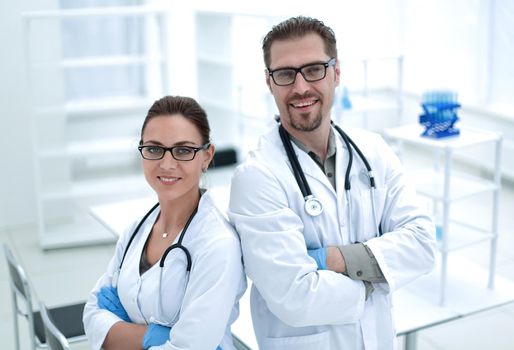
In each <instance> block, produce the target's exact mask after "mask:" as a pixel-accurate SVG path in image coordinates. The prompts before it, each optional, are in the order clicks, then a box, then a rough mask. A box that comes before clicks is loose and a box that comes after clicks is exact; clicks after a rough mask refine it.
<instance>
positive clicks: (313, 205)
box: [305, 195, 323, 216]
mask: <svg viewBox="0 0 514 350" xmlns="http://www.w3.org/2000/svg"><path fill="white" fill-rule="evenodd" d="M305 212H307V214H309V215H310V216H318V215H320V214H321V213H323V205H322V204H321V201H320V200H319V199H318V198H316V197H314V196H313V195H310V196H307V197H305Z"/></svg>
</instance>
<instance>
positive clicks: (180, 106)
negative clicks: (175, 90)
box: [139, 96, 211, 144]
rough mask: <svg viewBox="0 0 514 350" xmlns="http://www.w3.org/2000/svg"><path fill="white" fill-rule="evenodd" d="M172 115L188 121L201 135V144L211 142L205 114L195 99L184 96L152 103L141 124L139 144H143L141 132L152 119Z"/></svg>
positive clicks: (166, 98) (169, 97) (166, 97)
mask: <svg viewBox="0 0 514 350" xmlns="http://www.w3.org/2000/svg"><path fill="white" fill-rule="evenodd" d="M173 114H181V115H182V116H184V117H185V118H186V119H189V120H190V121H191V122H192V123H193V124H194V125H195V126H196V128H197V129H198V131H199V132H200V135H202V143H203V144H206V143H209V142H211V128H210V126H209V121H208V120H207V113H205V110H204V109H203V108H202V106H200V104H199V103H198V102H196V100H195V99H193V98H191V97H184V96H164V97H163V98H161V99H159V100H157V101H155V102H154V103H153V105H152V107H150V109H149V110H148V113H147V114H146V118H145V121H144V122H143V127H142V128H141V141H139V142H140V143H142V142H143V132H144V131H145V128H146V125H147V124H148V122H149V121H150V120H151V119H152V118H155V117H159V116H166V115H173Z"/></svg>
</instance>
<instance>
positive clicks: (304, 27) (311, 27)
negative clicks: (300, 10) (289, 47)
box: [262, 16, 337, 68]
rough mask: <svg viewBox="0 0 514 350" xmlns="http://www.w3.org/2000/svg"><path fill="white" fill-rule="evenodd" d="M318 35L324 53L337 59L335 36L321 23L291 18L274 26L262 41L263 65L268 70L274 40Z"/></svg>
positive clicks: (300, 17) (302, 18)
mask: <svg viewBox="0 0 514 350" xmlns="http://www.w3.org/2000/svg"><path fill="white" fill-rule="evenodd" d="M312 33H314V34H318V35H319V36H320V37H321V39H323V42H324V43H325V53H326V54H327V55H328V56H329V57H330V58H332V57H335V58H337V46H336V36H335V34H334V31H333V30H332V29H331V28H330V27H328V26H326V25H325V24H324V23H323V22H322V21H320V20H318V19H315V18H311V17H304V16H298V17H291V18H289V19H287V20H285V21H283V22H281V23H279V24H277V25H275V26H273V28H272V29H271V31H270V32H269V33H268V34H266V36H265V37H264V39H263V41H262V51H263V54H264V63H265V64H266V68H269V66H270V63H271V53H270V49H271V44H273V42H274V41H276V40H287V39H298V38H301V37H304V36H305V35H307V34H312Z"/></svg>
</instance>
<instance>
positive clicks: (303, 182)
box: [278, 123, 381, 237]
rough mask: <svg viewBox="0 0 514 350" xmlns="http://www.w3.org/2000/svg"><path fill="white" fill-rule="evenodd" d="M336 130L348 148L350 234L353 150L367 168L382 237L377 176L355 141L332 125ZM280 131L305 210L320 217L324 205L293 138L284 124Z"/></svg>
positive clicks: (376, 223) (347, 185)
mask: <svg viewBox="0 0 514 350" xmlns="http://www.w3.org/2000/svg"><path fill="white" fill-rule="evenodd" d="M331 124H332V125H333V126H334V128H335V129H336V130H337V132H338V133H339V134H340V135H341V138H342V139H343V142H344V143H345V145H346V148H347V149H348V165H347V166H346V173H345V177H344V189H345V192H346V203H347V206H348V226H349V232H350V233H351V234H354V232H353V230H352V220H351V218H352V202H351V200H350V190H351V183H350V171H351V170H352V164H353V152H352V149H353V150H355V152H357V154H358V155H359V157H360V159H361V160H362V162H363V163H364V166H365V167H366V171H367V177H368V179H369V188H370V194H371V211H372V212H373V213H372V214H373V223H374V224H375V229H376V236H377V237H378V236H380V235H381V227H380V226H379V224H378V221H377V216H376V212H375V190H376V185H375V176H374V173H373V170H372V169H371V166H370V165H369V162H368V160H367V159H366V157H365V156H364V154H363V153H362V152H361V150H360V149H359V147H357V145H356V144H355V142H353V140H352V139H351V138H350V137H349V136H348V135H347V134H346V133H345V132H344V131H343V130H342V129H341V128H340V127H339V126H338V125H336V124H334V123H331ZM278 131H279V134H280V139H281V140H282V144H283V145H284V149H285V151H286V154H287V158H288V159H289V162H290V163H291V167H292V169H293V174H294V177H295V179H296V183H297V184H298V187H300V191H301V192H302V195H303V199H304V201H305V203H304V209H305V212H306V213H307V214H309V215H310V216H313V217H314V216H318V215H320V214H321V213H322V212H323V204H322V203H321V201H320V200H319V199H318V198H316V197H315V196H314V195H313V194H312V192H311V189H310V187H309V183H308V182H307V179H306V178H305V174H304V172H303V170H302V167H301V166H300V162H299V161H298V157H297V156H296V153H295V151H294V149H293V145H292V144H291V138H290V136H289V133H288V132H287V131H286V129H284V127H283V126H282V124H280V125H279V127H278Z"/></svg>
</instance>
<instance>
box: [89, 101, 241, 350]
mask: <svg viewBox="0 0 514 350" xmlns="http://www.w3.org/2000/svg"><path fill="white" fill-rule="evenodd" d="M138 148H139V151H140V153H141V156H142V166H143V171H144V175H145V178H146V180H147V182H148V184H149V185H150V186H151V187H152V188H153V189H154V191H155V192H156V194H157V197H158V199H159V203H158V205H157V206H156V207H155V209H154V210H153V211H150V212H149V213H148V214H147V217H145V218H138V219H137V220H136V221H135V222H134V223H133V224H132V225H130V226H129V227H128V229H127V230H126V231H125V233H124V234H123V235H121V236H120V239H119V241H118V243H117V246H116V251H115V254H114V257H113V258H112V259H111V261H110V263H109V266H108V268H107V272H106V273H105V274H104V275H103V276H102V277H101V278H100V280H99V281H98V282H97V284H96V286H95V288H94V289H93V291H92V292H91V294H90V296H89V299H88V302H87V304H86V307H85V310H84V326H85V330H86V334H87V336H88V338H89V341H90V342H91V344H92V346H93V349H100V348H104V349H141V348H143V349H148V348H151V349H152V350H153V349H199V350H207V349H212V350H214V349H223V350H227V349H234V346H233V345H232V336H231V332H230V325H231V324H232V323H233V322H234V320H235V319H236V318H237V316H238V301H239V298H240V297H241V295H242V294H243V293H244V290H245V289H246V279H245V277H244V272H243V267H242V263H241V249H240V245H239V240H238V238H237V234H236V233H235V231H234V230H233V228H232V227H231V226H230V225H229V224H228V222H227V221H226V219H225V218H224V216H223V214H222V213H221V212H220V211H219V210H218V209H217V208H216V207H215V206H214V204H213V199H212V198H211V197H210V194H209V192H208V191H205V190H201V189H200V187H199V183H200V177H201V174H202V172H205V171H206V170H207V167H208V166H209V163H210V161H211V160H212V157H213V155H214V145H212V144H211V143H210V128H209V123H208V121H207V115H206V113H205V111H204V110H203V109H202V108H201V107H200V105H199V104H198V103H197V102H196V101H195V100H193V99H191V98H187V97H178V96H167V97H164V98H162V99H160V100H158V101H156V102H155V103H154V104H153V106H152V107H151V108H150V110H149V111H148V115H147V116H146V119H145V121H144V123H143V127H142V130H141V140H140V145H139V147H138ZM138 226H139V227H138ZM131 237H133V238H131ZM171 247H174V248H173V249H171ZM188 260H190V263H188ZM161 265H162V267H161ZM120 266H121V268H120ZM188 266H189V267H190V271H189V272H188Z"/></svg>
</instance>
